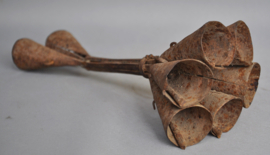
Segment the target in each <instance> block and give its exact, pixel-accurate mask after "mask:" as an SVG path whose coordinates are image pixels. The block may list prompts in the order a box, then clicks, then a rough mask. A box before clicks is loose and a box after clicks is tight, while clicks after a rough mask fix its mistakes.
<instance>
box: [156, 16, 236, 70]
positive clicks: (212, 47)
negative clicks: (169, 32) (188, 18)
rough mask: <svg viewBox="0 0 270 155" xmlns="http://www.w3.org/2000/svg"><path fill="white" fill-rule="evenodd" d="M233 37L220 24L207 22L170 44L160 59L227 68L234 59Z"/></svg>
mask: <svg viewBox="0 0 270 155" xmlns="http://www.w3.org/2000/svg"><path fill="white" fill-rule="evenodd" d="M234 44H235V42H234V41H233V37H232V36H231V33H230V32H229V30H228V29H227V28H226V27H225V26H224V25H223V24H221V23H220V22H215V21H213V22H208V23H206V24H204V25H203V26H202V27H201V28H200V29H198V30H197V31H195V32H194V33H192V34H191V35H189V36H187V37H186V38H184V39H183V40H182V41H180V42H179V43H178V44H171V47H170V48H169V49H168V50H166V51H165V52H164V53H163V54H162V55H161V57H162V58H164V59H166V60H168V61H173V60H182V59H198V60H201V61H203V62H205V63H207V64H208V65H210V66H212V67H217V66H229V65H230V64H231V63H232V61H233V58H234V52H235V50H234V48H235V47H234Z"/></svg>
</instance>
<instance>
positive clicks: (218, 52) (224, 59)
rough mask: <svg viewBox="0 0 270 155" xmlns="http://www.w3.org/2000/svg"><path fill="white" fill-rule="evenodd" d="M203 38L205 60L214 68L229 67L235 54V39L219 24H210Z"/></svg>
mask: <svg viewBox="0 0 270 155" xmlns="http://www.w3.org/2000/svg"><path fill="white" fill-rule="evenodd" d="M207 24H208V25H209V26H208V27H207V28H206V30H205V31H204V34H203V36H202V38H201V46H202V49H203V53H204V59H205V60H206V62H207V63H208V64H209V65H210V66H212V67H222V66H229V65H230V64H231V63H232V61H233V59H234V53H235V47H234V45H235V42H234V41H235V39H233V37H232V36H231V34H230V32H229V30H228V29H227V28H226V27H225V26H224V25H223V24H221V23H219V22H209V23H207Z"/></svg>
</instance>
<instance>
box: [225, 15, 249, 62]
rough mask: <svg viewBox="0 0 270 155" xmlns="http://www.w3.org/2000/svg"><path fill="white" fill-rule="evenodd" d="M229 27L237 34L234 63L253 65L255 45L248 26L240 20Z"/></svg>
mask: <svg viewBox="0 0 270 155" xmlns="http://www.w3.org/2000/svg"><path fill="white" fill-rule="evenodd" d="M228 29H229V31H231V33H232V34H233V35H235V42H236V44H235V47H236V53H235V54H236V58H235V60H234V61H233V64H235V65H244V66H249V65H251V64H252V60H253V45H252V40H251V35H250V31H249V28H248V26H247V25H246V23H245V22H243V21H241V20H240V21H237V22H236V23H234V24H232V25H230V26H228Z"/></svg>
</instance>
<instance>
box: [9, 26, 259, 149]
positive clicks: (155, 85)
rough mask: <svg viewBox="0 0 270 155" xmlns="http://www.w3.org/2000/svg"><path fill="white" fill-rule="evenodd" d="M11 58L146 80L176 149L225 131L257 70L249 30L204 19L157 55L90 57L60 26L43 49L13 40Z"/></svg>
mask: <svg viewBox="0 0 270 155" xmlns="http://www.w3.org/2000/svg"><path fill="white" fill-rule="evenodd" d="M12 57H13V61H14V63H15V65H16V66H17V67H18V68H20V69H22V70H34V69H40V68H47V67H60V66H81V67H83V68H85V69H87V70H91V71H102V72H116V73H127V74H134V75H141V76H143V77H145V78H148V79H149V81H150V85H151V90H152V93H153V98H154V102H153V106H154V108H155V105H156V107H157V110H158V113H159V116H160V118H161V121H162V124H163V127H164V130H165V133H166V135H167V137H168V139H169V140H170V141H171V142H172V143H173V144H174V145H176V146H178V147H180V148H182V149H185V148H186V147H187V146H191V145H194V144H196V143H198V142H200V141H201V140H202V139H203V138H204V137H205V136H206V135H207V134H208V133H209V132H210V131H211V133H212V134H213V135H215V136H216V137H218V138H220V137H221V134H222V133H223V132H228V131H229V130H230V129H231V128H232V127H233V126H234V125H235V124H236V122H237V120H238V118H239V116H240V114H241V111H242V109H243V107H245V108H248V107H249V106H250V105H251V103H252V100H253V98H254V96H255V93H256V90H257V87H258V82H259V78H260V71H261V67H260V65H259V63H256V62H252V60H253V47H252V42H251V37H250V32H249V29H248V27H247V26H246V24H245V23H244V22H243V21H237V22H235V23H233V24H232V25H230V26H228V27H225V26H224V25H223V24H221V23H220V22H216V21H212V22H207V23H206V24H204V25H203V26H202V27H201V28H199V29H198V30H197V31H195V32H193V33H192V34H190V35H189V36H187V37H186V38H184V39H183V40H182V41H180V42H179V43H175V42H172V43H171V44H170V48H169V49H167V50H166V51H165V52H164V53H163V54H162V55H161V56H153V55H151V54H150V55H146V56H145V57H143V58H141V59H108V58H99V57H93V56H91V55H90V54H88V53H87V51H86V50H85V49H84V48H83V47H82V46H81V44H80V43H79V42H78V41H77V39H75V37H74V36H73V35H72V34H71V33H69V32H67V31H64V30H60V31H55V32H53V33H52V34H50V35H49V36H48V37H47V40H46V47H45V46H43V45H40V44H38V43H36V42H34V41H32V40H30V39H25V38H24V39H19V40H18V41H17V42H16V43H15V44H14V46H13V49H12Z"/></svg>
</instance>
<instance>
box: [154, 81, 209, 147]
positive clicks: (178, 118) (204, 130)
mask: <svg viewBox="0 0 270 155" xmlns="http://www.w3.org/2000/svg"><path fill="white" fill-rule="evenodd" d="M149 80H150V84H151V89H152V92H153V97H154V100H155V103H156V105H157V109H158V113H159V116H160V118H161V120H162V124H163V127H164V130H165V133H166V135H167V136H168V138H169V140H170V141H171V142H172V143H173V144H174V145H176V146H179V147H180V148H182V149H185V148H186V147H187V146H190V145H194V144H196V143H198V142H200V141H201V140H202V139H203V138H204V137H205V136H206V135H207V134H208V133H209V131H210V130H211V128H212V123H213V121H212V116H211V114H210V112H209V111H208V110H207V109H206V108H205V107H204V106H202V105H199V104H197V105H193V106H191V107H187V108H185V109H180V108H177V107H176V106H175V105H173V104H172V103H171V102H170V101H169V100H168V99H167V98H165V97H164V96H163V95H162V91H161V89H160V88H159V87H158V85H157V84H156V83H155V82H154V80H153V79H151V78H150V79H149Z"/></svg>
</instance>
